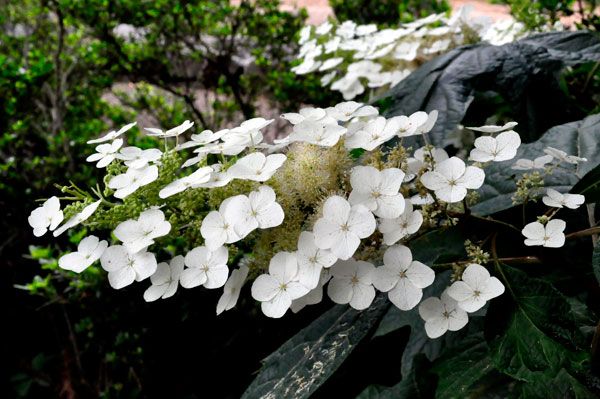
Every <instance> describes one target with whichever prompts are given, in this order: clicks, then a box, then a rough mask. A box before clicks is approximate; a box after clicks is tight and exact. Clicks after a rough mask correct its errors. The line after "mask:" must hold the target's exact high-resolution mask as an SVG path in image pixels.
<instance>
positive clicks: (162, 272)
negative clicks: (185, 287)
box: [144, 255, 183, 302]
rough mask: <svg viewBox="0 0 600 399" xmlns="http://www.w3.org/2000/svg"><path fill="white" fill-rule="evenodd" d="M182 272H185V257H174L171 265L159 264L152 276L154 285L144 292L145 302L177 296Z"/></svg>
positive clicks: (151, 279)
mask: <svg viewBox="0 0 600 399" xmlns="http://www.w3.org/2000/svg"><path fill="white" fill-rule="evenodd" d="M181 272H183V256H181V255H177V256H176V257H174V258H173V259H172V260H171V263H170V264H167V263H166V262H162V263H159V264H158V265H157V267H156V271H155V272H154V274H153V275H152V276H150V282H151V283H152V285H151V286H150V287H149V288H148V289H147V290H146V291H145V292H144V300H145V301H146V302H152V301H156V300H157V299H158V298H162V299H167V298H170V297H172V296H173V295H175V293H176V292H177V286H179V277H180V276H181Z"/></svg>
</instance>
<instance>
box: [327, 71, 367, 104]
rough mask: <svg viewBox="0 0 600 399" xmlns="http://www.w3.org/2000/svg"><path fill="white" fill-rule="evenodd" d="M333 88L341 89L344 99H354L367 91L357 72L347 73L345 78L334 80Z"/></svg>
mask: <svg viewBox="0 0 600 399" xmlns="http://www.w3.org/2000/svg"><path fill="white" fill-rule="evenodd" d="M331 90H337V91H340V92H341V93H342V95H343V97H344V100H352V99H353V98H354V97H356V96H358V95H359V94H362V93H363V92H364V91H365V87H364V86H363V85H362V84H361V83H360V80H359V77H358V76H356V74H352V73H347V74H346V76H344V77H343V78H341V79H338V80H336V81H335V82H333V84H332V85H331Z"/></svg>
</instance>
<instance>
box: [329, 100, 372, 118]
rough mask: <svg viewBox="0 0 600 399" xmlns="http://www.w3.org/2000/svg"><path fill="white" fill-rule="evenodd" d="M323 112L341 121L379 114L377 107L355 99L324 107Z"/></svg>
mask: <svg viewBox="0 0 600 399" xmlns="http://www.w3.org/2000/svg"><path fill="white" fill-rule="evenodd" d="M325 112H326V113H327V115H329V116H331V117H332V118H334V119H335V120H338V121H342V122H346V121H349V120H350V119H352V118H361V117H371V116H375V115H378V114H379V111H377V108H375V107H373V106H371V105H364V104H361V103H357V102H356V101H346V102H343V103H339V104H337V105H336V106H335V107H329V108H326V109H325Z"/></svg>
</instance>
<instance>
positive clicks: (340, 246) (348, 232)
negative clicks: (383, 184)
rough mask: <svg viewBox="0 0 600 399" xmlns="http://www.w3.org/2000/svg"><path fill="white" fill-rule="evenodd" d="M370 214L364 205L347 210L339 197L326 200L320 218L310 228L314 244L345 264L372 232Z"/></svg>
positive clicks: (373, 219)
mask: <svg viewBox="0 0 600 399" xmlns="http://www.w3.org/2000/svg"><path fill="white" fill-rule="evenodd" d="M375 227H376V222H375V217H374V216H373V214H372V213H371V212H370V211H369V209H367V208H366V207H365V206H364V205H354V206H351V205H350V204H349V203H348V201H346V200H345V199H343V198H342V197H340V196H337V195H334V196H332V197H329V198H328V199H327V201H326V202H325V205H324V206H323V217H322V218H320V219H319V220H317V222H316V223H315V226H314V228H313V233H314V235H315V244H316V245H317V247H319V248H321V249H330V250H331V253H332V254H333V255H335V256H336V257H337V258H339V259H343V260H347V259H348V258H350V257H351V256H352V255H354V252H355V251H356V249H357V248H358V246H359V245H360V240H361V238H366V237H368V236H370V235H371V234H373V232H374V231H375Z"/></svg>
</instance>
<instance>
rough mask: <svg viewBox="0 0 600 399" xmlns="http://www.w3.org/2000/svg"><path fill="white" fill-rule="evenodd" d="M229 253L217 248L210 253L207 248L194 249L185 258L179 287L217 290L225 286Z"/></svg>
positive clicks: (224, 249)
mask: <svg viewBox="0 0 600 399" xmlns="http://www.w3.org/2000/svg"><path fill="white" fill-rule="evenodd" d="M228 256H229V251H228V250H227V248H226V247H219V248H217V249H216V250H214V251H211V250H210V249H208V248H207V247H196V248H194V249H192V250H191V251H190V252H188V254H187V255H186V256H185V265H186V266H187V269H185V270H184V271H183V272H182V273H181V286H182V287H184V288H194V287H197V286H199V285H204V287H206V288H219V287H222V286H223V285H225V282H226V281H227V275H228V274H229V268H228V267H227V260H228Z"/></svg>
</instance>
